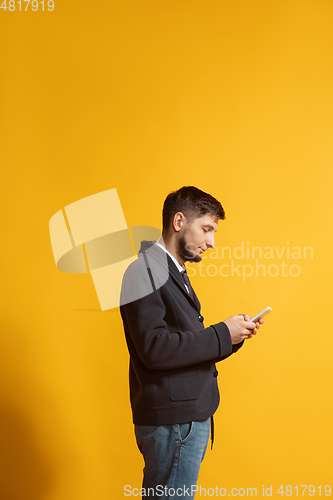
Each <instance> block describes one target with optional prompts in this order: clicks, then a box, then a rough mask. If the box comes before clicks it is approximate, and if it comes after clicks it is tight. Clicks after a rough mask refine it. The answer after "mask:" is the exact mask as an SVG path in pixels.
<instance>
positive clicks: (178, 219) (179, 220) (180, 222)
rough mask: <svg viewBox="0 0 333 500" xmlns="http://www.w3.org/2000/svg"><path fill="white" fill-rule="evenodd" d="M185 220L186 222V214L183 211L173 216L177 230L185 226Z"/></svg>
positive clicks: (173, 223)
mask: <svg viewBox="0 0 333 500" xmlns="http://www.w3.org/2000/svg"><path fill="white" fill-rule="evenodd" d="M185 222H186V217H185V215H184V214H183V213H182V212H177V213H176V214H175V215H174V216H173V220H172V226H173V228H174V230H175V231H177V232H179V231H180V230H181V228H182V227H184V225H185Z"/></svg>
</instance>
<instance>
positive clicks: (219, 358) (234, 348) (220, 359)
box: [214, 340, 244, 363]
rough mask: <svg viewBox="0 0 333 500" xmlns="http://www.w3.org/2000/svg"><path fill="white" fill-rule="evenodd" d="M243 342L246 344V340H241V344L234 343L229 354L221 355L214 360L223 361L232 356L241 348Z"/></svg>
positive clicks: (216, 361)
mask: <svg viewBox="0 0 333 500" xmlns="http://www.w3.org/2000/svg"><path fill="white" fill-rule="evenodd" d="M243 344H244V340H242V342H240V343H239V344H233V345H232V352H231V353H230V354H227V355H226V356H219V357H218V358H215V359H214V362H215V363H218V361H223V360H224V359H226V358H228V357H229V356H231V354H234V353H235V352H237V351H238V349H240V348H241V347H242V345H243Z"/></svg>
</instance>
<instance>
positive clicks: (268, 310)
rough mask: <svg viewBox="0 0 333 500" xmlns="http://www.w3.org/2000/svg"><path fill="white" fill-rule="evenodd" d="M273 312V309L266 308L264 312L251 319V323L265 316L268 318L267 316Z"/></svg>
mask: <svg viewBox="0 0 333 500" xmlns="http://www.w3.org/2000/svg"><path fill="white" fill-rule="evenodd" d="M271 311H272V308H271V307H266V309H264V310H263V311H261V312H260V313H259V314H256V315H255V316H253V318H250V321H254V322H256V321H257V320H258V319H259V318H262V317H263V316H266V314H268V313H269V312H271Z"/></svg>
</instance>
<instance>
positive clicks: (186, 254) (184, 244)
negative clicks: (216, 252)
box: [178, 214, 218, 262]
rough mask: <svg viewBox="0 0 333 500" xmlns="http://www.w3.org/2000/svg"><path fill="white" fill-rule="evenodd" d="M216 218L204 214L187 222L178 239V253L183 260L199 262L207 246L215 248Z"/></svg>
mask: <svg viewBox="0 0 333 500" xmlns="http://www.w3.org/2000/svg"><path fill="white" fill-rule="evenodd" d="M217 228H218V219H216V218H215V216H213V215H212V214H206V215H203V216H202V217H199V218H197V219H194V221H193V222H192V223H189V222H187V223H186V225H185V227H184V231H183V233H182V235H181V236H180V237H179V240H178V254H179V256H180V257H181V258H182V260H184V262H186V261H189V262H200V261H201V260H202V254H203V252H204V251H205V250H207V249H208V248H215V232H216V231H217Z"/></svg>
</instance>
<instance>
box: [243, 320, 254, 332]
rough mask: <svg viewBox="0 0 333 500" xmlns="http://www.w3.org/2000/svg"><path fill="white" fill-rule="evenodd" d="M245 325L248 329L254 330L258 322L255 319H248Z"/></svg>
mask: <svg viewBox="0 0 333 500" xmlns="http://www.w3.org/2000/svg"><path fill="white" fill-rule="evenodd" d="M244 326H245V328H246V329H247V330H254V329H255V328H256V324H255V323H254V322H253V321H247V322H246V324H245V325H244Z"/></svg>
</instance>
